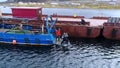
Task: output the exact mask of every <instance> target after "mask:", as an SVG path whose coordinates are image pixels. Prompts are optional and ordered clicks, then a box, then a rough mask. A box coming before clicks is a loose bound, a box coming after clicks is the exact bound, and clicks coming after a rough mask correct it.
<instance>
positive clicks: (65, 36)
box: [61, 33, 68, 43]
mask: <svg viewBox="0 0 120 68" xmlns="http://www.w3.org/2000/svg"><path fill="white" fill-rule="evenodd" d="M62 39H63V41H62V42H61V43H68V34H67V33H64V34H63V35H62Z"/></svg>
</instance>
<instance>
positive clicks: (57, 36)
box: [56, 28, 61, 41]
mask: <svg viewBox="0 0 120 68" xmlns="http://www.w3.org/2000/svg"><path fill="white" fill-rule="evenodd" d="M60 36H61V31H60V28H58V29H57V30H56V40H57V41H59V40H60Z"/></svg>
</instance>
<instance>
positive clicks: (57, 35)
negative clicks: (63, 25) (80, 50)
mask: <svg viewBox="0 0 120 68" xmlns="http://www.w3.org/2000/svg"><path fill="white" fill-rule="evenodd" d="M60 38H62V39H63V40H62V42H61V43H65V42H66V43H67V42H68V34H67V33H66V32H65V33H63V34H62V35H61V31H60V28H58V29H56V40H57V41H60Z"/></svg>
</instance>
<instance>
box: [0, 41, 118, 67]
mask: <svg viewBox="0 0 120 68" xmlns="http://www.w3.org/2000/svg"><path fill="white" fill-rule="evenodd" d="M71 41H72V46H69V47H66V48H63V47H60V46H50V47H42V46H41V47H37V46H17V47H16V48H15V47H13V46H12V45H5V44H1V46H0V68H120V42H119V41H112V40H96V39H87V40H86V39H80V40H71Z"/></svg>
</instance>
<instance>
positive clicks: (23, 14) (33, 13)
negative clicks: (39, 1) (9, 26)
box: [12, 7, 42, 19]
mask: <svg viewBox="0 0 120 68" xmlns="http://www.w3.org/2000/svg"><path fill="white" fill-rule="evenodd" d="M12 15H13V17H16V18H37V19H41V17H42V8H37V7H14V8H12Z"/></svg>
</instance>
